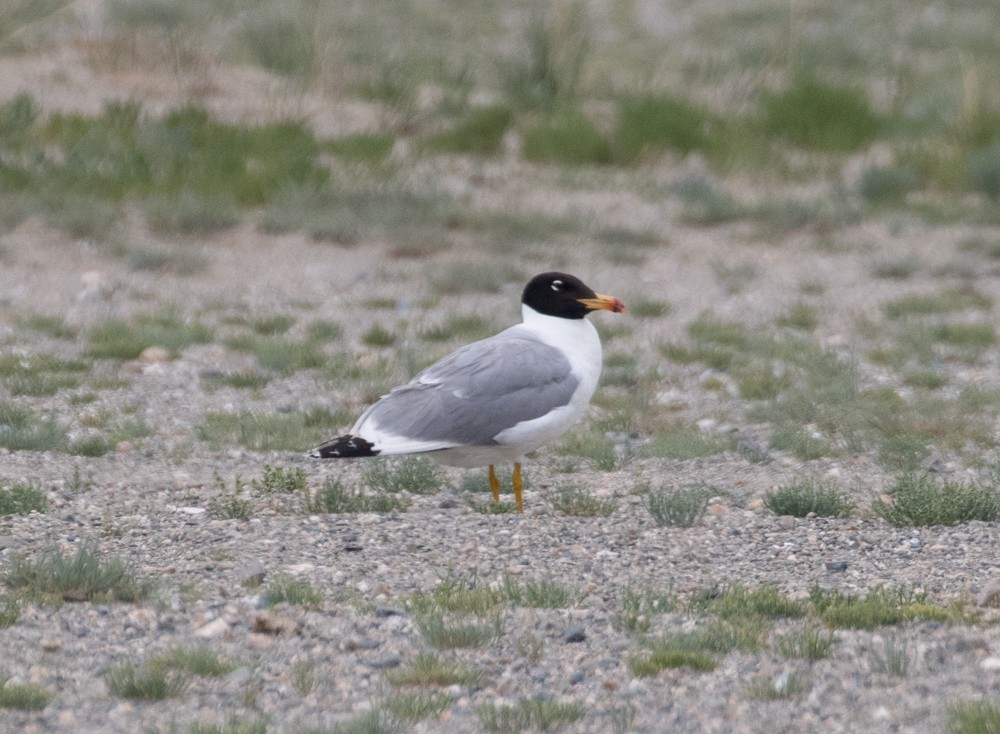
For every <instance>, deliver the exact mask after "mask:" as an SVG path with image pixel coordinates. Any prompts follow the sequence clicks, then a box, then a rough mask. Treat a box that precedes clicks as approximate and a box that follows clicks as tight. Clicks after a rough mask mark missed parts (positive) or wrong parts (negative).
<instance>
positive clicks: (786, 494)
mask: <svg viewBox="0 0 1000 734" xmlns="http://www.w3.org/2000/svg"><path fill="white" fill-rule="evenodd" d="M764 505H765V506H766V507H767V509H769V510H770V511H771V512H773V513H774V514H775V515H792V516H794V517H805V516H806V515H808V514H809V513H815V514H817V515H819V516H820V517H850V515H851V513H852V512H853V511H854V505H853V504H852V503H851V502H850V501H848V500H846V499H844V498H843V497H842V496H841V495H840V493H839V492H838V491H837V490H836V489H835V488H834V487H831V486H825V485H823V484H821V483H820V484H818V483H816V482H814V481H813V480H812V479H806V480H801V481H797V482H793V483H792V484H786V485H784V486H782V487H779V488H778V489H777V490H776V491H774V492H768V493H767V494H766V495H765V496H764Z"/></svg>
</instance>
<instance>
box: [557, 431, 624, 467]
mask: <svg viewBox="0 0 1000 734" xmlns="http://www.w3.org/2000/svg"><path fill="white" fill-rule="evenodd" d="M556 452H557V453H559V454H562V455H563V456H574V457H580V458H582V459H584V460H586V462H587V463H588V464H589V465H590V466H591V468H593V469H596V470H597V471H606V472H609V471H615V470H616V469H619V468H621V466H622V465H623V464H625V463H627V462H628V460H629V458H630V457H629V456H628V455H627V454H625V453H623V452H619V451H618V449H617V447H616V446H615V445H614V443H612V441H611V440H610V439H608V438H607V437H606V436H605V435H604V434H603V433H597V432H594V431H588V432H584V431H573V432H571V433H570V434H569V435H568V436H567V437H566V438H564V439H563V441H562V443H561V444H560V445H558V446H557V447H556Z"/></svg>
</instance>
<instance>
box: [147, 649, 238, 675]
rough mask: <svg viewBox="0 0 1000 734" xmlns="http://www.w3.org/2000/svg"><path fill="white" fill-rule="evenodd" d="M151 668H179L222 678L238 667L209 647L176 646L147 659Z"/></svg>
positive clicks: (186, 671)
mask: <svg viewBox="0 0 1000 734" xmlns="http://www.w3.org/2000/svg"><path fill="white" fill-rule="evenodd" d="M147 665H148V666H149V667H150V668H154V669H156V668H162V669H164V670H177V671H182V672H184V673H188V674H190V675H196V676H199V677H202V678H221V677H222V676H224V675H228V674H229V673H232V672H233V671H234V670H235V669H236V665H235V663H232V662H230V661H228V660H226V659H224V658H222V657H220V656H219V654H218V653H215V652H213V651H211V650H209V649H207V648H203V647H174V648H171V649H170V650H168V651H167V652H165V653H162V654H160V655H154V656H152V657H151V658H149V659H148V660H147Z"/></svg>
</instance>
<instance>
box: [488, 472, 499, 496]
mask: <svg viewBox="0 0 1000 734" xmlns="http://www.w3.org/2000/svg"><path fill="white" fill-rule="evenodd" d="M490 489H491V490H492V491H493V501H494V502H499V501H500V480H499V479H497V475H496V472H495V471H493V465H492V464H490Z"/></svg>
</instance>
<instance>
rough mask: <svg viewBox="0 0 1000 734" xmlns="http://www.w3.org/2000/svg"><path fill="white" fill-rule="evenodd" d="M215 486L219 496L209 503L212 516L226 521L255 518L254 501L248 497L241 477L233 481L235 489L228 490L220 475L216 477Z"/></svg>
mask: <svg viewBox="0 0 1000 734" xmlns="http://www.w3.org/2000/svg"><path fill="white" fill-rule="evenodd" d="M215 485H216V487H218V489H219V496H218V497H215V498H214V499H212V500H211V502H210V503H209V509H210V510H211V511H212V514H214V515H218V516H219V517H221V518H223V519H224V520H249V519H250V518H251V517H253V510H254V505H253V501H252V500H251V499H250V498H249V497H247V492H246V486H245V485H244V484H243V480H242V479H240V477H239V476H237V477H236V479H235V480H234V481H233V489H232V491H229V490H228V489H226V483H225V481H224V480H223V479H222V477H221V476H220V475H219V474H216V475H215Z"/></svg>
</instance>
